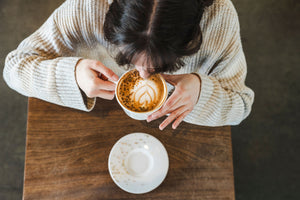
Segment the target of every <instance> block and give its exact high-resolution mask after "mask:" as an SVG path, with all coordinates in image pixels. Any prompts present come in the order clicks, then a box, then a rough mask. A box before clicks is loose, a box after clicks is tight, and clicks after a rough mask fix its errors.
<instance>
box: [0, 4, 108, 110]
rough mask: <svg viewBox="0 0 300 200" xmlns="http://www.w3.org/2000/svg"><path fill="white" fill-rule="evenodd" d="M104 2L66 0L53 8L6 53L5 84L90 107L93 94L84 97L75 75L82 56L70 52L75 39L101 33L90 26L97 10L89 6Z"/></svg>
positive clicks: (64, 103)
mask: <svg viewBox="0 0 300 200" xmlns="http://www.w3.org/2000/svg"><path fill="white" fill-rule="evenodd" d="M103 2H104V1H99V2H98V3H97V5H92V4H95V3H94V1H83V0H69V1H66V2H65V3H64V4H62V5H61V6H60V7H59V8H58V9H56V10H55V11H54V13H53V14H52V15H51V16H50V17H49V19H48V20H47V21H46V22H45V23H44V24H43V25H42V26H41V27H40V28H39V29H38V30H37V31H36V32H35V33H33V34H32V35H31V36H29V37H28V38H26V39H25V40H24V41H23V42H22V43H21V44H20V45H19V46H18V48H17V49H16V50H14V51H12V52H11V53H10V54H9V55H8V56H7V58H6V62H5V68H4V71H3V76H4V79H5V81H6V82H7V84H8V85H9V86H10V87H11V88H13V89H14V90H16V91H18V92H19V93H21V94H23V95H26V96H30V97H36V98H40V99H43V100H45V101H49V102H52V103H55V104H59V105H62V106H67V107H72V108H76V109H80V110H84V111H89V110H91V109H92V108H93V106H94V104H95V98H88V97H86V96H85V95H84V94H83V93H82V91H81V90H80V89H79V87H78V85H77V82H76V78H75V66H76V65H77V63H78V62H79V60H80V59H81V58H80V57H70V55H72V54H74V51H75V50H76V45H77V44H78V43H82V44H86V45H88V44H91V43H92V42H93V40H92V38H93V35H92V34H100V33H98V32H97V30H96V28H95V27H94V26H92V23H93V22H95V21H96V20H97V19H98V17H99V15H100V14H99V13H98V14H95V13H94V12H92V13H91V10H92V9H91V10H88V9H90V8H94V7H95V6H98V7H99V6H104V5H105V4H104V3H103ZM98 4H99V5H98ZM96 9H97V8H96ZM99 10H100V9H99ZM97 15H98V16H97ZM94 29H95V30H94Z"/></svg>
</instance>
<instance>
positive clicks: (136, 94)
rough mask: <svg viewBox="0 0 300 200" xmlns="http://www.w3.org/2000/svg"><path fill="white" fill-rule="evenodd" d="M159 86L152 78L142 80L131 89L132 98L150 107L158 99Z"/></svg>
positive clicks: (140, 104) (139, 103) (141, 104)
mask: <svg viewBox="0 0 300 200" xmlns="http://www.w3.org/2000/svg"><path fill="white" fill-rule="evenodd" d="M158 93H159V88H158V87H157V85H156V83H155V82H154V81H152V80H140V81H139V83H138V84H136V85H135V87H134V88H133V90H132V91H131V95H132V97H131V98H132V100H133V101H135V102H136V103H137V104H138V105H139V106H142V107H149V106H150V105H152V104H155V103H156V102H157V101H158Z"/></svg>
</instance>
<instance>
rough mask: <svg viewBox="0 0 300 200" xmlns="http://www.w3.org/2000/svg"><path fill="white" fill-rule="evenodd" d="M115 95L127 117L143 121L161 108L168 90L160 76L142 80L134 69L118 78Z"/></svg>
mask: <svg viewBox="0 0 300 200" xmlns="http://www.w3.org/2000/svg"><path fill="white" fill-rule="evenodd" d="M115 93H116V99H117V101H118V103H119V104H120V106H121V107H122V108H123V110H124V111H125V113H126V114H127V115H128V116H129V117H131V118H133V119H136V120H145V119H147V117H148V116H149V115H151V114H152V113H154V112H155V111H157V110H159V109H160V108H161V107H162V105H163V104H164V102H165V101H166V99H167V94H168V89H167V84H166V81H165V80H164V78H163V77H162V76H161V75H160V74H153V75H151V76H150V77H149V78H147V79H143V78H142V77H140V75H139V72H138V71H137V70H136V69H134V70H130V71H127V72H126V73H124V74H123V75H122V76H121V77H120V79H119V81H118V82H117V86H116V91H115Z"/></svg>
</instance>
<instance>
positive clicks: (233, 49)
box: [185, 4, 254, 126]
mask: <svg viewBox="0 0 300 200" xmlns="http://www.w3.org/2000/svg"><path fill="white" fill-rule="evenodd" d="M221 16H222V18H220V16H219V17H216V19H215V21H214V23H217V21H218V22H221V26H220V28H221V29H220V30H221V32H220V30H218V29H214V30H212V31H211V32H210V35H211V37H210V38H209V39H210V40H213V41H214V46H215V47H219V48H220V47H223V48H222V51H220V54H219V57H220V58H219V59H218V60H217V61H216V63H215V64H214V66H213V67H212V68H211V69H210V72H209V74H207V75H206V74H203V73H198V75H199V77H200V79H201V90H200V97H199V101H198V103H197V104H196V105H195V107H194V109H193V111H192V112H191V113H190V114H189V115H188V116H187V117H186V118H185V121H187V122H190V123H194V124H199V125H206V126H222V125H237V124H239V123H240V122H241V121H242V120H243V119H245V118H246V117H247V116H248V115H249V113H250V111H251V106H252V104H253V100H254V93H253V91H252V90H251V89H250V88H248V87H247V86H246V85H245V78H246V74H247V65H246V60H245V56H244V53H243V49H242V44H241V39H240V28H239V22H238V16H237V13H236V11H235V9H234V7H233V5H232V4H229V6H228V7H226V9H223V15H221Z"/></svg>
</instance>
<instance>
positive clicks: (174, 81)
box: [161, 74, 179, 86]
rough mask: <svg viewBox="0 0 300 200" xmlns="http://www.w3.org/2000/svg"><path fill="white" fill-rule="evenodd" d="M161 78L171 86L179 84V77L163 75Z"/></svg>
mask: <svg viewBox="0 0 300 200" xmlns="http://www.w3.org/2000/svg"><path fill="white" fill-rule="evenodd" d="M161 76H162V77H163V78H164V79H165V80H166V81H167V82H168V83H170V84H171V85H173V86H174V85H176V84H177V82H178V78H179V76H178V75H172V74H161Z"/></svg>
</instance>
